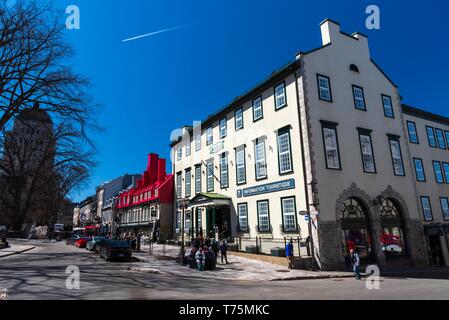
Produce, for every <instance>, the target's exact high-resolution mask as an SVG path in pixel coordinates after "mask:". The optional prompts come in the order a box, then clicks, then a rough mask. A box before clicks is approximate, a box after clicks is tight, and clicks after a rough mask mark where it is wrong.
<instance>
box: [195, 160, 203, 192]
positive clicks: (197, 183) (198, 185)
mask: <svg viewBox="0 0 449 320" xmlns="http://www.w3.org/2000/svg"><path fill="white" fill-rule="evenodd" d="M198 173H199V174H198ZM201 174H202V169H201V166H200V165H198V166H195V194H198V193H201V191H202V190H201V189H202V188H201Z"/></svg>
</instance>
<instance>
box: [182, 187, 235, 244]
mask: <svg viewBox="0 0 449 320" xmlns="http://www.w3.org/2000/svg"><path fill="white" fill-rule="evenodd" d="M188 211H191V212H193V216H192V220H193V221H192V222H193V223H192V224H191V226H190V230H191V233H190V234H191V235H192V236H196V235H202V236H204V237H210V238H216V239H217V240H223V239H227V240H230V239H232V233H231V230H232V229H231V199H230V198H228V197H226V196H223V195H220V194H214V193H199V194H197V195H196V196H195V197H194V198H193V199H192V200H190V203H189V208H188Z"/></svg>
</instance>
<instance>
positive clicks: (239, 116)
mask: <svg viewBox="0 0 449 320" xmlns="http://www.w3.org/2000/svg"><path fill="white" fill-rule="evenodd" d="M234 119H235V120H234V124H235V131H238V130H241V129H243V126H244V123H243V107H242V108H238V109H237V110H235V113H234Z"/></svg>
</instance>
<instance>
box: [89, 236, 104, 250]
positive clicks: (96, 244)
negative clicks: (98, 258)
mask: <svg viewBox="0 0 449 320" xmlns="http://www.w3.org/2000/svg"><path fill="white" fill-rule="evenodd" d="M105 240H108V239H107V238H105V237H92V240H90V241H88V242H87V245H86V249H87V250H89V251H95V252H97V249H99V248H100V247H101V244H102V243H103V242H104V241H105Z"/></svg>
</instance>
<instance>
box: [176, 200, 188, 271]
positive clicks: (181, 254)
mask: <svg viewBox="0 0 449 320" xmlns="http://www.w3.org/2000/svg"><path fill="white" fill-rule="evenodd" d="M188 205H189V199H187V198H183V199H179V200H178V207H180V208H181V212H182V216H181V250H180V251H179V258H180V263H181V264H184V254H185V244H184V231H185V230H184V227H185V226H184V223H185V222H184V220H185V209H186V208H187V206H188Z"/></svg>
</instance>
